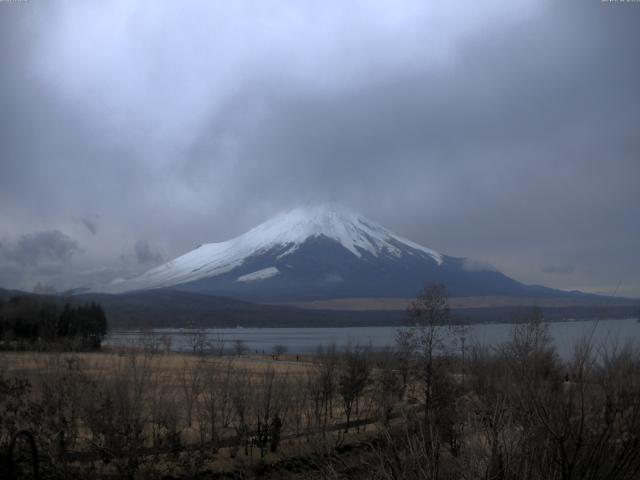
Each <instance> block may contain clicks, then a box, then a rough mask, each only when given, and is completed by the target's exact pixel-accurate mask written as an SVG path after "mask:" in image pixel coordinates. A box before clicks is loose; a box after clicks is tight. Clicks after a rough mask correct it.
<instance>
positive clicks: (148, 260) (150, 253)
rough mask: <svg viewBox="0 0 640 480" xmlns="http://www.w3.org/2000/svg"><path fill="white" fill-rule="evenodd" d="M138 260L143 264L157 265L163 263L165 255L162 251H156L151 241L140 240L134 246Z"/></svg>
mask: <svg viewBox="0 0 640 480" xmlns="http://www.w3.org/2000/svg"><path fill="white" fill-rule="evenodd" d="M134 250H135V254H136V260H137V261H138V263H139V264H142V265H157V264H159V263H162V261H163V257H162V254H161V253H160V252H157V251H154V250H153V249H152V248H151V247H150V246H149V243H147V242H145V241H142V240H139V241H137V242H136V244H135V246H134Z"/></svg>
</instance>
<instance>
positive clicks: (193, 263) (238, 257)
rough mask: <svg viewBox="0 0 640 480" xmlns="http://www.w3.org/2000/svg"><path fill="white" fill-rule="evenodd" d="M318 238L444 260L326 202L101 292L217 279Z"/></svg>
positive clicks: (271, 269)
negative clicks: (258, 258)
mask: <svg viewBox="0 0 640 480" xmlns="http://www.w3.org/2000/svg"><path fill="white" fill-rule="evenodd" d="M314 238H326V239H329V240H332V241H334V242H337V243H338V244H340V245H341V246H342V247H344V248H345V249H346V250H347V251H349V252H350V253H351V254H353V255H354V256H355V257H357V258H362V257H363V256H373V257H381V256H384V257H397V258H400V257H402V256H403V255H405V254H407V252H410V254H411V255H414V254H415V255H420V256H423V257H425V258H430V259H432V261H434V262H435V263H437V264H438V265H440V264H441V263H442V256H441V255H440V254H439V253H437V252H435V251H433V250H431V249H429V248H426V247H423V246H421V245H418V244H416V243H414V242H411V241H410V240H407V239H404V238H402V237H399V236H397V235H395V234H394V233H392V232H391V231H389V230H387V229H386V228H384V227H382V226H381V225H379V224H377V223H375V222H372V221H370V220H368V219H366V218H364V217H363V216H361V215H359V214H357V213H356V212H354V211H352V210H350V209H347V208H344V207H341V206H338V205H335V204H321V205H309V206H304V207H298V208H294V209H292V210H289V211H288V212H285V213H282V214H280V215H277V216H276V217H274V218H272V219H270V220H267V221H266V222H264V223H262V224H260V225H258V226H256V227H255V228H253V229H251V230H249V231H248V232H246V233H244V234H242V235H240V236H238V237H236V238H234V239H231V240H228V241H225V242H219V243H207V244H204V245H201V246H199V247H198V248H196V249H195V250H193V251H191V252H189V253H186V254H185V255H182V256H180V257H178V258H176V259H174V260H171V261H170V262H168V263H166V264H164V265H160V266H159V267H156V268H154V269H152V270H149V271H148V272H146V273H143V274H142V275H140V276H138V277H135V278H132V279H129V280H118V281H114V282H112V283H110V284H109V285H107V286H106V287H105V288H103V289H101V290H102V291H107V292H111V293H119V292H125V291H131V290H146V289H152V288H162V287H170V286H173V285H178V284H184V283H188V282H193V281H196V280H200V279H204V278H209V277H216V276H219V275H223V274H225V273H228V272H231V271H232V270H234V269H236V268H238V267H240V266H242V265H243V264H244V263H245V262H246V261H247V259H250V258H255V257H257V256H260V255H264V254H266V253H268V252H277V256H276V259H275V260H282V259H284V258H286V257H287V256H289V255H291V254H293V253H294V252H296V251H297V250H298V249H299V248H300V247H301V246H303V245H304V244H305V243H306V242H307V241H308V240H310V239H314ZM278 274H279V270H278V269H277V268H276V266H275V265H270V266H268V267H267V268H265V269H264V271H259V272H254V273H249V274H245V275H241V276H240V277H239V278H238V279H237V280H238V281H240V282H249V281H251V282H254V281H257V280H261V279H266V278H270V277H273V276H276V275H278Z"/></svg>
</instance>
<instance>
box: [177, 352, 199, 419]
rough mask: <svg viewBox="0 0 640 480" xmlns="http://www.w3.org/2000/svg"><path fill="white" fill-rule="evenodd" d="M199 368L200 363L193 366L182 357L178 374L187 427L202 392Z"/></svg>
mask: <svg viewBox="0 0 640 480" xmlns="http://www.w3.org/2000/svg"><path fill="white" fill-rule="evenodd" d="M201 369H202V367H201V364H200V363H198V364H197V365H195V366H194V365H192V364H190V362H189V360H187V359H183V362H182V368H181V369H180V373H179V376H178V381H179V384H180V390H181V391H182V398H183V400H184V410H185V413H186V415H187V426H188V427H191V425H192V423H193V413H194V408H195V406H196V405H197V401H198V397H199V396H200V394H201V393H202V378H201V375H202V372H201Z"/></svg>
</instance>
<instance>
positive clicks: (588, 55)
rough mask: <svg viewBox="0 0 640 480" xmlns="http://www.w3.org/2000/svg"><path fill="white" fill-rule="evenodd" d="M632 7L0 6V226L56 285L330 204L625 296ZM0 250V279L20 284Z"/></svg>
mask: <svg viewBox="0 0 640 480" xmlns="http://www.w3.org/2000/svg"><path fill="white" fill-rule="evenodd" d="M638 20H640V8H638V6H637V5H633V4H627V5H624V4H620V5H617V4H607V3H600V2H579V1H570V2H562V3H558V2H546V1H543V2H533V1H526V0H522V1H515V2H514V1H509V2H507V1H491V2H482V3H479V2H470V1H465V0H462V1H460V2H414V1H404V2H392V3H388V4H387V3H384V2H383V3H376V4H372V3H371V2H354V3H350V4H349V5H348V6H347V5H345V4H344V2H340V3H338V2H323V3H322V4H319V5H315V6H310V5H308V4H301V3H299V2H277V3H276V2H273V3H272V2H261V3H260V4H259V5H256V4H255V2H231V4H229V3H228V2H195V1H194V2H187V3H184V2H144V3H142V2H140V3H137V2H127V1H124V0H121V1H114V2H108V3H107V2H97V1H89V2H81V3H78V2H73V3H72V2H57V1H53V2H17V3H10V2H6V3H0V41H1V42H2V43H1V44H2V45H3V49H2V51H1V53H0V55H1V56H2V65H3V68H2V70H0V82H1V84H2V89H1V91H0V118H1V119H2V126H3V128H2V129H0V155H1V159H2V160H1V162H2V163H1V168H2V172H1V173H2V174H1V175H0V239H2V241H3V242H5V243H7V242H8V243H12V244H15V242H19V241H20V240H19V239H20V238H21V237H22V236H24V235H26V236H29V235H33V234H34V232H43V231H55V230H57V231H60V232H65V235H67V236H68V237H69V238H70V239H72V241H73V242H75V244H76V245H77V247H78V250H77V251H74V252H73V254H72V255H70V256H69V257H68V258H67V260H66V261H65V262H64V268H62V269H60V271H59V273H58V274H57V276H54V275H52V276H51V278H50V280H51V281H53V282H55V283H56V285H57V286H59V287H60V288H66V287H71V286H76V285H77V284H79V283H90V282H93V281H98V280H99V281H104V280H105V279H108V278H112V277H115V276H122V275H128V274H132V273H135V272H137V271H139V270H140V269H144V268H148V267H149V266H153V265H154V264H156V263H158V262H160V261H161V260H162V258H167V257H172V256H175V255H177V254H180V253H183V252H184V251H186V250H189V249H191V248H193V247H195V246H196V245H197V244H199V243H203V242H210V241H220V240H225V239H227V238H230V237H232V236H235V235H237V234H239V233H241V232H242V231H244V230H246V229H248V228H250V227H251V226H253V225H254V224H256V223H258V222H259V221H262V220H264V219H265V218H266V217H267V216H269V215H271V214H273V213H275V212H277V211H279V210H282V209H285V208H288V207H291V206H294V205H296V204H299V203H301V202H305V201H326V200H331V201H338V202H341V203H345V204H348V205H351V206H352V207H354V208H356V209H360V210H362V211H363V213H365V214H366V215H367V216H369V217H371V218H373V219H375V220H378V221H380V222H381V223H383V224H384V225H386V226H388V227H389V228H391V229H393V230H395V231H397V232H398V233H400V234H402V235H403V236H405V237H409V238H411V239H413V240H415V241H418V242H421V243H423V244H425V245H428V246H429V247H432V248H434V249H437V250H440V251H442V252H443V253H447V254H451V255H458V256H467V257H470V258H472V259H474V261H475V262H480V263H483V264H491V265H493V266H495V267H496V268H498V269H499V270H502V271H504V272H505V273H507V274H510V275H512V276H514V277H516V278H518V279H521V280H523V281H527V282H531V283H542V284H547V285H550V286H556V287H560V288H580V289H585V290H590V291H604V292H611V291H612V290H613V289H614V288H615V286H616V285H617V283H618V282H619V281H621V282H622V287H621V292H622V293H625V294H629V295H636V296H640V282H639V281H638V272H639V271H640V256H639V255H637V253H636V250H637V245H639V244H640V222H638V214H637V212H638V209H637V205H638V204H640V193H639V192H640V189H638V188H637V179H638V178H640V162H639V161H638V158H639V154H640V140H639V139H640V120H639V118H638V115H637V112H638V111H640V95H638V87H637V86H638V85H639V84H640V64H639V61H638V59H637V55H636V53H635V48H636V46H637V44H638V41H640V32H639V29H638V28H637V25H638V23H637V22H638ZM78 219H79V220H78ZM80 249H81V251H80ZM158 252H163V255H160V254H159V253H158ZM1 262H2V263H0V280H1V279H5V280H2V281H3V282H4V285H5V286H13V287H23V288H31V287H32V286H33V285H35V284H36V282H37V281H39V276H38V275H36V274H35V273H33V272H30V271H26V270H25V271H24V272H21V273H20V274H19V275H17V274H15V270H16V268H18V267H16V265H17V264H16V262H15V261H9V260H7V258H6V256H4V257H3V260H1ZM34 262H36V260H34ZM554 265H555V266H557V265H561V266H566V265H570V266H571V268H570V269H567V268H564V269H562V270H563V272H559V269H558V268H555V267H554V268H551V267H549V266H554ZM30 268H34V267H33V266H32V267H30ZM9 270H11V271H12V272H14V274H11V275H10V274H9V273H7V272H9ZM569 270H571V271H569ZM559 273H562V274H559Z"/></svg>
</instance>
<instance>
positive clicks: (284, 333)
mask: <svg viewBox="0 0 640 480" xmlns="http://www.w3.org/2000/svg"><path fill="white" fill-rule="evenodd" d="M548 325H549V332H550V334H551V337H552V338H553V340H554V342H555V344H556V347H557V349H558V352H559V353H560V355H561V356H563V357H565V358H567V357H569V356H570V355H571V354H572V353H573V351H574V348H575V345H576V343H577V342H578V341H580V340H581V339H583V338H585V337H591V338H592V340H593V342H594V345H597V346H609V347H611V346H614V345H618V346H622V345H624V344H625V343H628V342H631V343H634V344H636V345H638V346H640V323H638V321H637V320H636V319H635V318H628V319H618V320H614V319H607V320H582V321H566V322H553V323H549V324H548ZM512 329H513V325H512V324H507V323H489V324H475V325H469V326H467V327H466V332H465V333H464V336H465V339H466V340H465V342H466V345H467V346H469V345H472V344H476V343H477V344H481V345H488V346H497V345H500V344H501V343H503V342H505V341H507V340H508V339H509V338H510V335H511V332H512ZM396 331H397V327H344V328H340V327H331V328H302V327H301V328H210V329H205V330H204V332H205V334H206V335H207V337H208V338H209V339H211V340H214V339H216V338H223V339H224V341H225V346H226V347H225V348H227V349H229V350H231V349H232V348H233V344H234V342H235V341H237V340H242V341H243V342H244V344H245V346H246V347H247V348H248V350H249V351H250V352H251V353H255V352H257V353H263V352H264V353H270V352H271V350H272V348H273V347H274V345H285V346H286V347H287V349H288V352H289V353H293V354H298V353H299V354H304V353H312V352H315V351H316V349H317V348H318V346H320V345H323V346H327V345H330V344H332V343H335V344H336V346H338V347H344V346H346V345H348V344H349V343H352V344H359V345H371V346H372V347H373V348H384V347H387V346H392V345H393V343H394V339H395V334H396ZM152 332H153V333H154V334H156V335H168V336H170V337H171V345H172V349H173V350H176V351H187V350H189V348H190V346H189V339H190V336H191V334H190V331H189V330H188V329H179V328H178V329H173V328H167V329H156V330H152ZM447 332H448V330H447ZM148 334H149V332H145V333H143V332H141V331H138V330H118V331H113V332H111V333H110V334H109V335H108V337H107V339H106V341H105V345H111V346H136V345H141V343H142V340H143V338H144V337H145V335H148ZM447 335H449V336H450V337H451V339H452V341H453V338H454V337H455V338H458V337H460V333H459V332H456V333H447Z"/></svg>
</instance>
